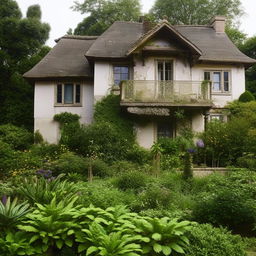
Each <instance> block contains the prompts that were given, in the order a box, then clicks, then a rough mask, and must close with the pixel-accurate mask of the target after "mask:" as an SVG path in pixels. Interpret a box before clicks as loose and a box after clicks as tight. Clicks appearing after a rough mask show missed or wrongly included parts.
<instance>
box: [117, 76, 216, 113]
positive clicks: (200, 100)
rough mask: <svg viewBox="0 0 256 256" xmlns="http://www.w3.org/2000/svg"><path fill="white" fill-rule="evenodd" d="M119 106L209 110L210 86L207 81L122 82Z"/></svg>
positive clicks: (210, 104) (210, 102)
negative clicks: (176, 107) (206, 108)
mask: <svg viewBox="0 0 256 256" xmlns="http://www.w3.org/2000/svg"><path fill="white" fill-rule="evenodd" d="M121 105H122V106H142V107H146V106H163V107H168V106H170V107H171V106H184V107H208V108H209V107H211V106H212V101H211V86H210V83H209V82H207V81H156V80H152V81H151V80H127V81H122V83H121Z"/></svg>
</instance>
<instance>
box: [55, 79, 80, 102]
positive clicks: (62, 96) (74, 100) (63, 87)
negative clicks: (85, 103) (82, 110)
mask: <svg viewBox="0 0 256 256" xmlns="http://www.w3.org/2000/svg"><path fill="white" fill-rule="evenodd" d="M59 85H60V86H61V91H62V93H61V102H58V86H59ZM65 85H72V86H73V102H72V103H65V95H64V94H65ZM78 86H80V102H76V90H77V87H78ZM54 98H55V101H54V102H55V104H54V105H55V106H56V107H81V106H82V85H81V83H72V82H65V83H57V84H56V86H55V96H54Z"/></svg>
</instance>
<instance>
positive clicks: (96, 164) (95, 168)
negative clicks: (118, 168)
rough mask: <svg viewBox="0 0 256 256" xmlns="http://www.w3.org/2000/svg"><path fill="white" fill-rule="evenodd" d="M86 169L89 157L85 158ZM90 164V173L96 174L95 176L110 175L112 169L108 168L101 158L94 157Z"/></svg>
mask: <svg viewBox="0 0 256 256" xmlns="http://www.w3.org/2000/svg"><path fill="white" fill-rule="evenodd" d="M86 160H87V162H86V165H85V166H86V170H88V167H89V161H90V159H88V158H87V159H86ZM91 165H92V173H93V176H97V177H101V178H104V177H108V176H112V174H113V171H112V170H111V169H110V168H109V166H108V165H107V164H106V163H105V162H104V161H103V160H101V159H99V158H96V159H94V160H93V161H92V162H91Z"/></svg>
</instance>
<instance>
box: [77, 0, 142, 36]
mask: <svg viewBox="0 0 256 256" xmlns="http://www.w3.org/2000/svg"><path fill="white" fill-rule="evenodd" d="M73 9H74V10H75V11H79V12H81V13H82V14H84V13H86V14H89V16H87V17H86V18H85V19H84V20H83V21H82V22H81V23H79V24H78V26H77V28H76V29H75V31H74V34H77V35H100V34H102V33H103V32H104V31H105V30H106V29H107V28H108V27H109V26H110V25H112V24H113V23H114V22H115V21H138V19H139V16H140V15H141V6H140V3H139V0H86V1H84V2H83V3H79V2H75V6H74V7H73Z"/></svg>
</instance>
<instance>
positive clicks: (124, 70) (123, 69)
mask: <svg viewBox="0 0 256 256" xmlns="http://www.w3.org/2000/svg"><path fill="white" fill-rule="evenodd" d="M128 79H129V67H127V66H120V67H119V66H115V67H114V84H115V85H119V84H120V82H121V81H122V80H128Z"/></svg>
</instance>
